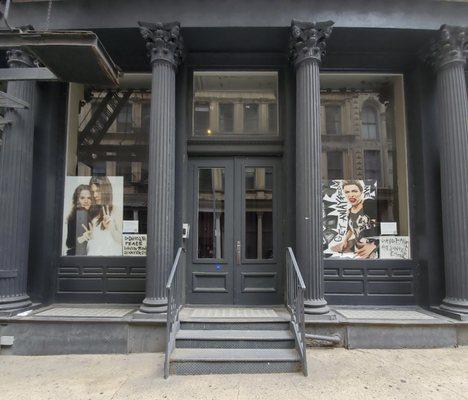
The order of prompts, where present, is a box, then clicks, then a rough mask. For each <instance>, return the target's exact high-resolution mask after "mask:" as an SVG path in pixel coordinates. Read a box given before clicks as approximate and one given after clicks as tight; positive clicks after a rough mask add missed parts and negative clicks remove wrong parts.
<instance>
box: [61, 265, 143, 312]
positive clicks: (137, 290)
mask: <svg viewBox="0 0 468 400" xmlns="http://www.w3.org/2000/svg"><path fill="white" fill-rule="evenodd" d="M145 264H146V257H60V258H59V260H58V266H57V295H56V299H57V300H58V301H76V302H89V301H94V302H112V303H139V302H141V301H142V300H143V298H144V296H145V277H146V273H145Z"/></svg>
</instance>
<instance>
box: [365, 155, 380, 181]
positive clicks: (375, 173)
mask: <svg viewBox="0 0 468 400" xmlns="http://www.w3.org/2000/svg"><path fill="white" fill-rule="evenodd" d="M364 177H365V179H373V180H376V181H377V183H380V151H378V150H364Z"/></svg>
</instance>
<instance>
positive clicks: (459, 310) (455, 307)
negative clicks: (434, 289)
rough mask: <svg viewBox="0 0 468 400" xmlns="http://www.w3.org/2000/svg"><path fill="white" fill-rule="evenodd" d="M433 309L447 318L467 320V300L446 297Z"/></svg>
mask: <svg viewBox="0 0 468 400" xmlns="http://www.w3.org/2000/svg"><path fill="white" fill-rule="evenodd" d="M433 310H434V311H435V312H437V313H439V314H442V315H445V316H446V317H449V318H454V319H458V320H459V321H468V300H464V299H454V298H451V297H446V298H445V299H444V301H443V302H442V304H441V305H440V306H439V307H433Z"/></svg>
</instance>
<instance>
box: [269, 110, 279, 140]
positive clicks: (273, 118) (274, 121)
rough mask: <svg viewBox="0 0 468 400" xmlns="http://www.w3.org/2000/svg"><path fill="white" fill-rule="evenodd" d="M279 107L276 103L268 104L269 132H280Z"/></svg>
mask: <svg viewBox="0 0 468 400" xmlns="http://www.w3.org/2000/svg"><path fill="white" fill-rule="evenodd" d="M277 109H278V105H277V104H276V103H269V104H268V132H269V133H272V134H274V133H276V132H277V131H278V113H277Z"/></svg>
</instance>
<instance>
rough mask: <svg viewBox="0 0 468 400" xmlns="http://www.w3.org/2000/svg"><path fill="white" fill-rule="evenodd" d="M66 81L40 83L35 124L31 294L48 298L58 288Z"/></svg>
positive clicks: (30, 271) (36, 299) (34, 298)
mask: <svg viewBox="0 0 468 400" xmlns="http://www.w3.org/2000/svg"><path fill="white" fill-rule="evenodd" d="M66 90H67V85H65V84H61V83H39V84H38V89H37V101H36V104H37V109H36V113H35V128H34V172H33V191H32V192H33V195H32V210H31V236H30V255H29V276H28V287H29V294H30V296H31V297H32V299H33V301H41V302H47V301H49V300H50V299H51V297H52V296H53V293H54V289H55V255H56V254H57V247H56V244H57V241H58V238H59V237H60V232H57V229H56V226H57V218H60V216H61V213H60V210H61V209H62V204H63V201H62V199H61V198H60V196H59V195H58V191H57V183H58V182H60V181H61V180H60V179H58V174H60V173H61V174H62V175H63V171H64V167H63V165H64V164H63V158H64V152H63V149H64V147H63V143H64V140H65V132H66V127H65V123H66V106H67V100H66V99H67V92H66Z"/></svg>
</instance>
